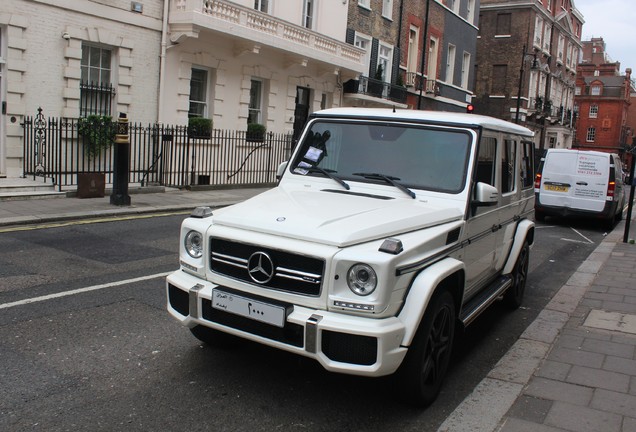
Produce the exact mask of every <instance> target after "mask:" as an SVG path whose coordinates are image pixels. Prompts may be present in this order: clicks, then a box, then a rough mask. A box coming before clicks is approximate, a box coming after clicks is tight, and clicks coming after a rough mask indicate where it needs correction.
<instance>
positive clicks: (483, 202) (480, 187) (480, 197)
mask: <svg viewBox="0 0 636 432" xmlns="http://www.w3.org/2000/svg"><path fill="white" fill-rule="evenodd" d="M498 201H499V191H498V190H497V188H496V187H494V186H491V185H489V184H488V183H482V182H478V183H477V184H476V185H475V199H474V200H473V202H472V203H471V204H472V205H473V206H475V207H487V206H493V205H496V204H497V202H498Z"/></svg>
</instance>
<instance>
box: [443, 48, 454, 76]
mask: <svg viewBox="0 0 636 432" xmlns="http://www.w3.org/2000/svg"><path fill="white" fill-rule="evenodd" d="M455 51H456V48H455V45H453V44H448V52H447V53H446V79H445V81H446V82H447V83H449V84H452V83H453V78H454V76H455Z"/></svg>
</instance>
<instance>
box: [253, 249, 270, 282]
mask: <svg viewBox="0 0 636 432" xmlns="http://www.w3.org/2000/svg"><path fill="white" fill-rule="evenodd" d="M247 271H248V272H249V274H250V277H251V278H252V280H253V281H254V282H256V283H259V284H266V283H267V282H269V281H271V280H272V278H273V277H274V274H275V272H276V268H275V267H274V262H273V261H272V258H271V257H270V256H269V255H267V254H266V253H265V252H254V253H253V254H252V255H251V256H250V258H249V259H248V260H247Z"/></svg>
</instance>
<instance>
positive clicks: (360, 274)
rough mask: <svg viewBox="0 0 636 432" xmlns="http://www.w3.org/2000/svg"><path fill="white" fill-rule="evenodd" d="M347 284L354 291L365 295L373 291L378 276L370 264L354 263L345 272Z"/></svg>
mask: <svg viewBox="0 0 636 432" xmlns="http://www.w3.org/2000/svg"><path fill="white" fill-rule="evenodd" d="M347 285H349V289H350V290H351V291H353V292H354V293H356V294H358V295H361V296H366V295H369V294H371V293H372V292H373V291H375V287H376V286H377V285H378V277H377V275H376V274H375V271H374V270H373V269H372V268H371V266H369V265H367V264H356V265H354V266H352V267H351V268H350V269H349V272H347Z"/></svg>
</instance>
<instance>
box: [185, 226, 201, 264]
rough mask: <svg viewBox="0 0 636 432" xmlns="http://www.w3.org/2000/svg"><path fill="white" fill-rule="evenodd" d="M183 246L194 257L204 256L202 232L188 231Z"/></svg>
mask: <svg viewBox="0 0 636 432" xmlns="http://www.w3.org/2000/svg"><path fill="white" fill-rule="evenodd" d="M183 246H184V247H185V250H186V252H187V253H188V255H190V256H191V257H192V258H201V257H202V256H203V236H202V235H201V233H200V232H197V231H190V232H188V233H187V234H186V236H185V239H184V240H183Z"/></svg>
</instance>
